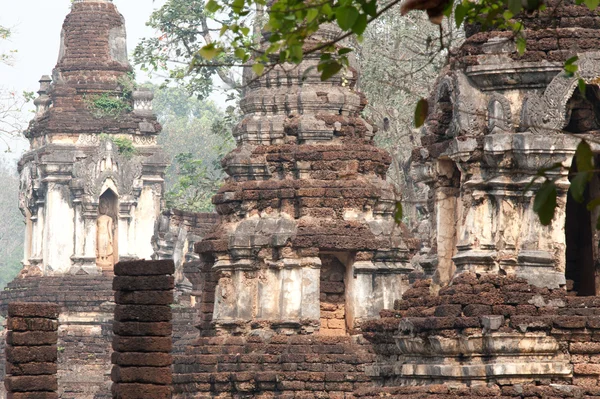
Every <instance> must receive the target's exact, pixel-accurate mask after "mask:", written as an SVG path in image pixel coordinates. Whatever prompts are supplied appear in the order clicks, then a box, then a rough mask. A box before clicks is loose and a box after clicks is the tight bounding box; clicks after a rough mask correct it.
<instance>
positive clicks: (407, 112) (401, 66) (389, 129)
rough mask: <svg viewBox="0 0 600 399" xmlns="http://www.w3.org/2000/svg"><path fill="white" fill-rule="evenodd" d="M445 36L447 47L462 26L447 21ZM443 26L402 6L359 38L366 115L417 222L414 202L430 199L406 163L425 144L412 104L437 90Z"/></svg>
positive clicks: (409, 216)
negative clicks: (375, 127)
mask: <svg viewBox="0 0 600 399" xmlns="http://www.w3.org/2000/svg"><path fill="white" fill-rule="evenodd" d="M443 27H444V32H445V35H444V41H445V43H447V46H448V47H454V46H456V45H459V44H460V42H461V41H462V39H463V38H464V34H463V31H462V30H460V29H456V28H455V27H454V25H453V24H448V23H447V21H445V22H444V25H443ZM438 35H439V29H438V27H437V26H435V25H432V24H430V23H428V19H427V16H426V15H425V14H423V13H412V14H409V15H406V16H402V15H401V13H400V10H399V8H395V9H392V10H390V11H389V12H388V13H387V14H384V15H382V16H381V17H380V18H379V19H377V20H376V21H374V22H373V23H372V24H371V25H369V26H368V27H367V29H366V30H365V33H364V34H363V40H362V43H355V44H354V45H353V46H352V47H353V48H355V49H356V50H355V52H356V57H357V61H358V66H359V70H360V80H359V89H360V91H362V92H363V93H364V94H365V95H366V96H367V99H368V104H367V107H366V109H365V115H366V116H367V117H368V118H369V119H371V120H372V121H374V122H375V123H376V124H377V125H378V127H379V130H378V132H377V134H376V135H375V142H376V143H377V145H378V146H380V147H382V148H385V149H386V150H388V151H389V152H390V154H391V155H392V159H393V162H392V165H391V167H390V170H389V172H388V180H390V181H391V182H392V183H393V184H394V185H395V186H396V188H397V190H398V192H399V193H402V200H403V202H404V203H405V204H407V203H410V204H411V205H412V206H410V207H405V208H407V209H409V211H407V212H405V216H406V222H408V223H409V225H413V224H415V223H416V222H418V219H419V218H418V216H422V215H420V214H419V213H418V212H416V208H417V207H418V208H419V209H421V208H423V207H419V204H420V203H421V202H424V201H425V200H426V193H425V187H421V186H419V185H417V183H416V182H414V181H412V180H411V179H410V176H409V174H408V173H407V172H408V169H409V167H410V165H409V164H408V163H407V160H408V159H409V158H410V155H411V151H412V149H413V148H415V147H418V146H420V145H421V142H420V132H419V129H415V127H414V123H413V121H414V104H416V103H417V102H418V101H419V99H421V98H423V97H427V96H428V94H429V93H430V92H431V90H433V86H434V84H435V81H436V78H437V76H438V75H439V72H440V70H441V68H442V67H443V66H444V65H445V63H446V57H447V54H448V52H447V50H446V49H445V48H440V43H439V40H438Z"/></svg>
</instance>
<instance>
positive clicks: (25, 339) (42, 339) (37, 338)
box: [6, 331, 58, 346]
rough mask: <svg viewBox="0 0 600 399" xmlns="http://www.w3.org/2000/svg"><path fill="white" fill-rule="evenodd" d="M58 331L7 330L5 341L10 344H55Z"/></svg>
mask: <svg viewBox="0 0 600 399" xmlns="http://www.w3.org/2000/svg"><path fill="white" fill-rule="evenodd" d="M57 341H58V332H50V331H24V332H19V331H8V332H7V334H6V343H7V344H8V345H12V346H43V345H56V343H57Z"/></svg>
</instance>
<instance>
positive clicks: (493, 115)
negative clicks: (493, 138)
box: [487, 93, 514, 134]
mask: <svg viewBox="0 0 600 399" xmlns="http://www.w3.org/2000/svg"><path fill="white" fill-rule="evenodd" d="M487 112H488V133H490V134H494V133H499V132H512V131H513V130H514V121H513V116H512V111H511V109H510V102H509V101H508V99H507V98H506V97H504V96H503V95H501V94H498V93H494V94H492V95H491V96H490V97H489V102H488V108H487Z"/></svg>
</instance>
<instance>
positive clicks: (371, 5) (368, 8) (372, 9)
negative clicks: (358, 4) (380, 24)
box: [363, 0, 377, 18]
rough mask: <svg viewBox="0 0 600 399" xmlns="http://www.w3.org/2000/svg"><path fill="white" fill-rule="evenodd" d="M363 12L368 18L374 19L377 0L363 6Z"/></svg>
mask: <svg viewBox="0 0 600 399" xmlns="http://www.w3.org/2000/svg"><path fill="white" fill-rule="evenodd" d="M363 10H364V12H366V13H367V14H369V16H371V17H373V18H375V17H376V16H377V0H371V1H369V2H367V3H365V5H363Z"/></svg>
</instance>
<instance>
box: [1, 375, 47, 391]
mask: <svg viewBox="0 0 600 399" xmlns="http://www.w3.org/2000/svg"><path fill="white" fill-rule="evenodd" d="M4 386H5V387H6V390H7V391H9V392H32V391H50V392H52V391H56V390H57V389H58V382H57V379H56V376H55V375H52V376H50V375H34V376H7V377H6V378H5V379H4Z"/></svg>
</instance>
